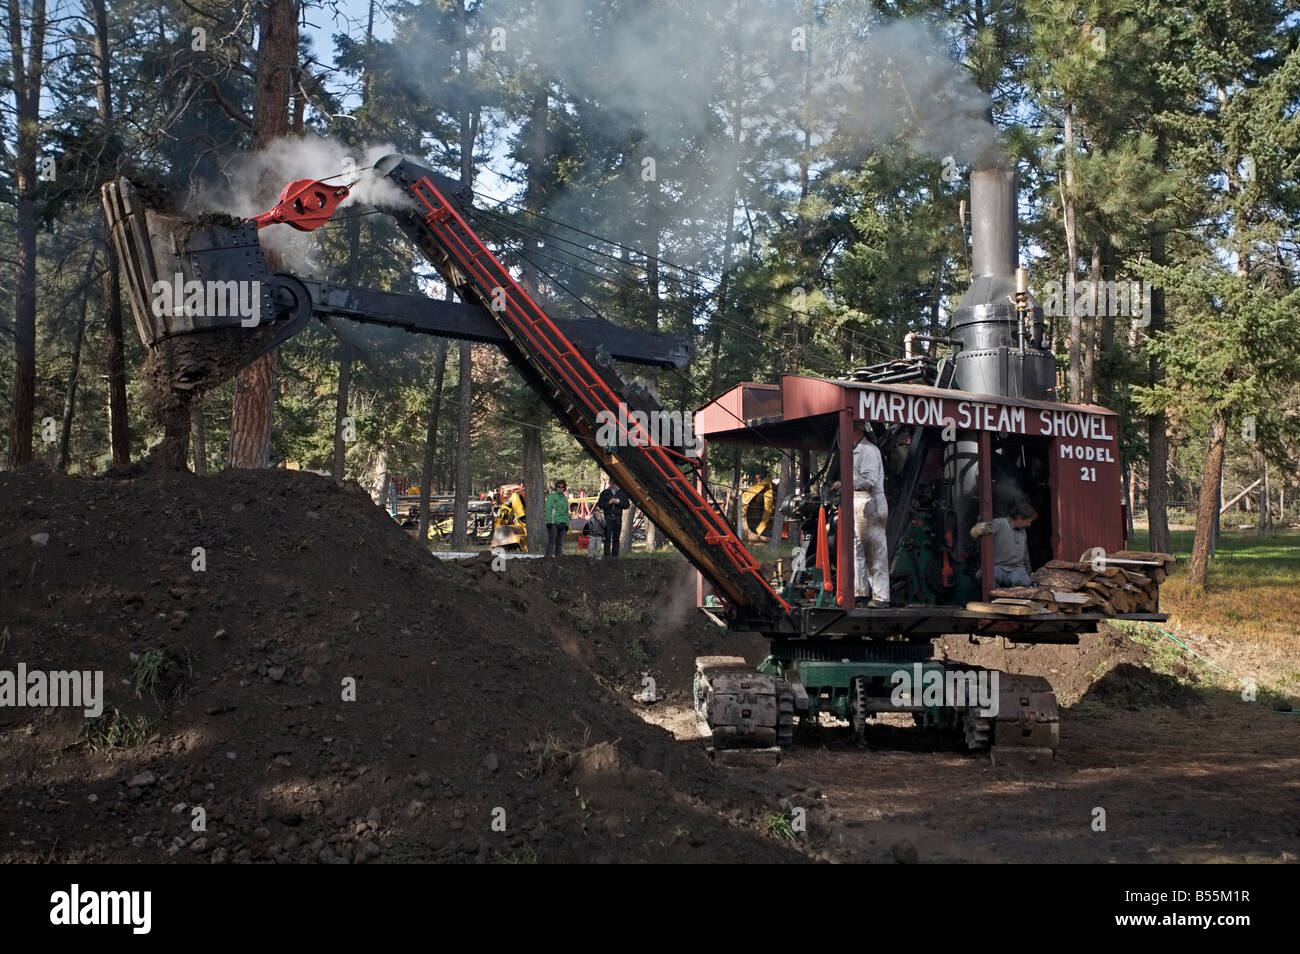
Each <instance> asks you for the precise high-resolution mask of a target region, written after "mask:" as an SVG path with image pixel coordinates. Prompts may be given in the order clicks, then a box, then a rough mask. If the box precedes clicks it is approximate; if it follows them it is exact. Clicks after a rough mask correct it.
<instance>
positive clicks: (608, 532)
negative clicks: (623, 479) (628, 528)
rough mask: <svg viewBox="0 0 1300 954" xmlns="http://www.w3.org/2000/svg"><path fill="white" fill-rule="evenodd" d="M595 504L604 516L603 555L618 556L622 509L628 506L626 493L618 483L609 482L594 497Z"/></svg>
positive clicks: (621, 529) (621, 530)
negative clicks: (598, 494)
mask: <svg viewBox="0 0 1300 954" xmlns="http://www.w3.org/2000/svg"><path fill="white" fill-rule="evenodd" d="M596 506H597V507H598V508H600V512H601V513H602V514H604V516H605V556H615V557H616V556H618V544H619V536H620V535H621V534H622V532H623V511H624V510H626V509H627V507H628V500H627V494H626V493H625V492H624V491H623V488H621V487H620V486H619V485H618V484H615V483H612V482H611V483H610V485H609V486H608V487H606V488H605V489H604V490H602V491H601V492H600V496H599V497H597V498H596Z"/></svg>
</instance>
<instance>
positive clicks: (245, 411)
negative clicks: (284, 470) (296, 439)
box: [226, 348, 278, 467]
mask: <svg viewBox="0 0 1300 954" xmlns="http://www.w3.org/2000/svg"><path fill="white" fill-rule="evenodd" d="M277 352H278V349H274V348H273V349H272V350H271V351H269V352H267V353H266V354H264V355H262V357H260V358H258V359H257V360H256V361H254V362H253V363H252V364H250V365H249V366H248V367H246V368H244V369H243V370H241V371H240V372H239V377H238V379H237V381H236V382H235V400H234V412H233V414H232V417H231V422H230V453H229V455H228V456H227V458H226V466H228V467H265V466H267V465H268V464H269V463H270V458H271V412H272V410H273V408H274V405H275V400H274V389H275V365H276V357H277Z"/></svg>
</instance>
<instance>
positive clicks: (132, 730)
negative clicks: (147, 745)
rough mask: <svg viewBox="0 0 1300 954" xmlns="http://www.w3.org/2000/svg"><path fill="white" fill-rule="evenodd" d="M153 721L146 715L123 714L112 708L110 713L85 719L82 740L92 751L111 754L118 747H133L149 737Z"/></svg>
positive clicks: (118, 748)
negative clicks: (96, 717)
mask: <svg viewBox="0 0 1300 954" xmlns="http://www.w3.org/2000/svg"><path fill="white" fill-rule="evenodd" d="M152 728H153V723H152V722H151V721H150V720H149V717H148V716H143V715H138V716H125V715H123V714H122V713H121V711H120V710H118V709H114V710H113V712H112V714H111V715H104V716H100V717H99V718H98V719H87V720H86V722H85V725H84V727H83V729H82V741H83V742H84V743H85V744H86V746H87V748H89V749H90V750H91V751H93V752H104V753H107V754H108V755H110V756H111V755H112V753H113V752H114V751H117V750H120V749H129V748H134V747H135V746H137V745H140V744H141V743H143V742H144V741H145V740H146V739H148V738H149V732H150V730H151V729H152Z"/></svg>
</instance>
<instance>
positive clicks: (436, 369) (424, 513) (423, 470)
mask: <svg viewBox="0 0 1300 954" xmlns="http://www.w3.org/2000/svg"><path fill="white" fill-rule="evenodd" d="M448 346H449V342H448V341H447V339H446V338H439V339H438V344H437V345H436V346H435V357H434V362H433V393H432V394H430V395H429V425H428V429H427V430H426V431H425V434H424V461H423V466H421V467H420V528H419V530H417V531H416V539H417V540H419V541H420V546H422V547H427V546H428V545H429V518H430V517H431V516H432V514H430V512H429V495H430V494H431V493H432V492H433V462H434V457H435V455H436V454H437V451H438V418H439V417H440V416H441V415H442V379H443V376H444V375H445V374H446V372H447V349H448Z"/></svg>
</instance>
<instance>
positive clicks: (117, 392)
mask: <svg viewBox="0 0 1300 954" xmlns="http://www.w3.org/2000/svg"><path fill="white" fill-rule="evenodd" d="M86 7H87V11H86V12H87V13H88V14H89V17H90V21H91V25H92V26H93V28H94V55H95V101H96V106H97V109H98V111H99V122H100V125H101V126H102V127H103V132H102V134H103V138H104V142H105V144H107V143H108V142H109V141H110V140H111V138H112V136H113V132H114V128H113V71H112V61H111V59H110V51H109V47H108V14H107V10H106V8H105V3H104V0H86ZM114 158H116V157H114ZM116 171H117V170H116V168H114V169H113V170H111V172H112V173H113V174H116ZM101 215H102V210H101ZM103 242H104V255H105V261H106V262H107V267H106V268H105V270H104V273H103V283H104V327H105V329H106V330H107V332H108V362H107V363H108V421H109V441H110V444H111V447H112V454H113V466H114V467H115V468H121V467H126V466H127V465H128V464H130V463H131V430H130V424H129V421H128V419H127V410H126V357H125V352H124V348H125V344H124V342H123V340H122V293H121V272H120V271H119V269H118V262H117V249H116V248H114V246H113V240H112V237H111V236H110V235H109V234H108V220H107V219H106V218H105V219H104V220H103Z"/></svg>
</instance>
